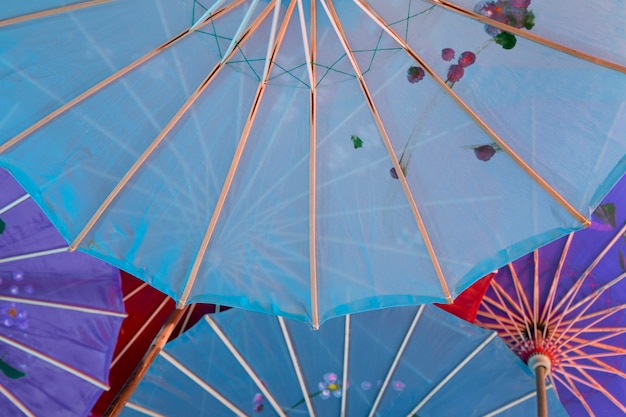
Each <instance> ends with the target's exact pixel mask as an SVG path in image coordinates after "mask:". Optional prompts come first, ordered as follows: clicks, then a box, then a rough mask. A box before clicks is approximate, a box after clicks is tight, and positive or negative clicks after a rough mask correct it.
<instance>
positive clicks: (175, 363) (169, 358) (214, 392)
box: [159, 350, 246, 417]
mask: <svg viewBox="0 0 626 417" xmlns="http://www.w3.org/2000/svg"><path fill="white" fill-rule="evenodd" d="M159 355H160V356H161V357H163V359H165V360H166V361H168V362H169V363H170V364H172V365H173V366H174V367H175V368H176V369H178V370H179V371H180V372H182V373H183V374H184V375H185V376H187V378H189V379H191V380H192V381H193V382H195V383H196V385H198V386H199V387H200V388H202V389H203V390H205V391H206V392H208V393H209V394H211V395H212V396H213V397H214V398H215V399H216V400H218V401H219V402H220V403H222V405H224V406H225V407H226V408H228V409H229V410H230V411H232V412H233V413H235V414H236V415H237V416H240V417H246V414H245V413H244V412H243V411H241V410H240V409H239V408H237V406H235V405H234V404H233V403H231V402H230V401H228V399H226V397H224V396H223V395H222V394H220V393H219V392H218V391H217V390H216V389H215V388H213V387H212V386H210V385H209V384H207V383H206V382H205V381H203V380H202V379H201V378H200V377H198V375H196V374H194V373H193V372H191V371H190V370H189V369H188V368H187V367H185V366H184V365H183V364H182V363H180V362H178V361H177V360H176V358H174V357H173V356H172V355H170V354H169V353H167V352H166V351H164V350H162V351H161V352H159Z"/></svg>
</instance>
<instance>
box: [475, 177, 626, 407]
mask: <svg viewBox="0 0 626 417" xmlns="http://www.w3.org/2000/svg"><path fill="white" fill-rule="evenodd" d="M592 220H593V221H592V224H591V227H590V228H589V229H585V230H581V231H578V232H575V233H573V234H571V235H569V236H567V237H563V238H561V239H559V240H557V241H555V242H553V243H550V244H549V245H546V246H544V247H542V248H540V249H538V250H536V251H534V252H533V253H532V254H529V255H527V256H524V257H522V258H520V259H519V260H516V261H515V262H513V263H511V264H510V265H508V266H506V267H504V268H501V269H500V270H499V271H498V273H497V274H496V275H495V277H494V279H493V281H492V283H491V287H490V288H489V290H488V291H487V294H486V296H485V298H484V299H483V302H482V304H481V306H480V310H479V312H478V317H477V323H478V324H480V325H481V326H485V327H487V328H489V329H493V330H497V331H498V333H499V334H500V336H501V337H502V338H503V340H504V341H505V342H506V343H507V344H508V345H509V346H510V347H511V349H512V350H513V351H514V352H515V353H517V354H518V355H519V356H520V357H522V358H523V359H527V358H528V357H529V356H531V355H533V354H534V353H543V354H545V355H547V356H548V357H549V358H550V359H551V362H552V375H551V380H552V381H553V383H554V385H555V386H556V391H557V393H558V395H559V398H560V400H561V402H562V403H563V404H564V405H565V407H566V409H567V411H568V413H569V415H570V416H571V417H583V416H597V417H599V416H618V415H624V414H626V380H625V379H624V375H625V374H626V360H625V358H624V355H625V353H626V351H625V350H624V348H625V347H626V335H625V333H626V329H625V328H624V323H626V279H625V277H626V266H625V258H624V256H625V254H626V234H625V233H626V179H622V180H620V181H619V183H618V184H617V185H616V186H615V187H614V188H613V189H612V190H611V192H610V193H609V194H608V195H607V196H606V198H605V199H604V200H603V201H602V204H600V206H599V207H598V209H597V210H596V211H595V213H594V216H593V217H592Z"/></svg>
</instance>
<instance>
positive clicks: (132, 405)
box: [126, 402, 167, 417]
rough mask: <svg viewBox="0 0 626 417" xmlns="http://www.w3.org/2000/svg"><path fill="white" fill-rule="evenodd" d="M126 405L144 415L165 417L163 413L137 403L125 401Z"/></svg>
mask: <svg viewBox="0 0 626 417" xmlns="http://www.w3.org/2000/svg"><path fill="white" fill-rule="evenodd" d="M126 407H127V408H130V409H131V410H135V411H137V412H139V413H141V414H144V415H146V416H149V417H167V416H165V415H163V414H160V413H157V412H156V411H152V410H150V409H148V408H146V407H142V406H140V405H139V404H135V403H131V402H127V403H126Z"/></svg>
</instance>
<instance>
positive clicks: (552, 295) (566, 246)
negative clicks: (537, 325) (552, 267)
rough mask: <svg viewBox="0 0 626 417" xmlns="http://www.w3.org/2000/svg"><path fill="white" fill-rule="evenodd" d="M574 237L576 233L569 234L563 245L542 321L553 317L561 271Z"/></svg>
mask: <svg viewBox="0 0 626 417" xmlns="http://www.w3.org/2000/svg"><path fill="white" fill-rule="evenodd" d="M573 237H574V233H570V234H569V235H567V238H566V239H565V244H564V245H563V250H562V251H561V256H560V257H559V262H558V264H557V267H556V271H555V272H554V276H553V277H552V283H551V284H550V290H549V291H548V298H547V300H546V306H545V308H544V309H543V313H542V315H541V321H542V322H544V323H546V322H550V321H551V319H552V307H553V306H554V300H555V299H556V289H557V287H558V284H559V281H560V279H561V271H562V270H563V266H564V265H565V258H566V256H567V254H568V252H569V248H570V245H571V243H572V239H573Z"/></svg>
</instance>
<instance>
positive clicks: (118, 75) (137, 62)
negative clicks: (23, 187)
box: [0, 0, 245, 154]
mask: <svg viewBox="0 0 626 417" xmlns="http://www.w3.org/2000/svg"><path fill="white" fill-rule="evenodd" d="M244 1H245V0H237V1H235V2H234V3H232V4H230V5H229V6H227V7H224V8H223V9H220V10H218V11H217V12H215V14H214V15H213V16H212V17H213V18H217V17H218V16H219V15H221V14H224V13H226V12H229V11H231V10H232V9H234V8H235V7H236V6H238V5H239V4H241V3H243V2H244ZM203 24H204V23H203ZM190 33H192V32H190V31H189V30H184V31H183V32H181V33H179V34H177V35H176V36H174V37H172V38H171V39H170V40H168V41H167V42H164V43H163V44H161V45H159V46H158V47H156V48H155V49H153V50H152V51H150V52H148V53H147V54H145V55H143V56H142V57H140V58H138V59H137V60H135V61H133V62H131V63H130V64H128V65H127V66H125V67H124V68H122V69H120V70H119V71H116V72H115V73H113V74H111V75H109V76H108V77H107V78H105V79H104V80H102V81H100V82H99V83H97V84H95V85H94V86H92V87H90V88H89V89H87V90H85V91H84V92H82V93H81V94H79V95H78V96H76V97H74V98H73V99H71V100H69V101H68V102H66V103H65V104H63V105H62V106H61V107H58V108H57V109H56V110H54V111H52V112H51V113H49V114H48V115H46V116H44V117H43V118H42V119H39V120H38V121H36V122H34V123H32V124H31V125H30V126H29V127H28V128H27V129H25V130H23V131H22V132H21V133H19V134H17V135H16V136H14V137H12V138H11V139H9V140H8V141H6V142H5V143H3V144H2V145H0V154H2V153H4V152H6V151H7V149H9V148H11V147H12V146H14V145H16V144H17V143H18V142H20V141H22V140H23V139H25V138H26V137H27V136H29V135H31V134H32V133H34V132H35V131H37V130H39V129H40V128H41V127H43V126H45V125H46V124H48V123H49V122H51V121H52V120H54V119H56V118H57V117H59V116H60V115H62V114H63V113H65V112H66V111H67V110H69V109H71V108H72V107H74V106H76V105H77V104H79V103H81V102H82V101H84V100H85V99H87V98H89V97H91V96H92V95H94V94H95V93H97V92H98V91H100V90H102V89H103V88H105V87H107V86H108V85H110V84H111V83H113V82H114V81H116V80H118V79H120V78H122V77H123V76H124V75H126V74H128V73H129V72H131V71H133V70H134V69H136V68H138V67H139V66H141V65H143V64H144V63H146V62H147V61H149V60H150V59H152V58H154V57H155V56H156V55H158V54H159V53H161V52H163V51H164V50H166V49H167V48H169V47H170V46H172V45H174V44H175V43H177V42H178V41H180V40H181V39H184V38H185V37H187V36H188V35H189V34H190Z"/></svg>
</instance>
